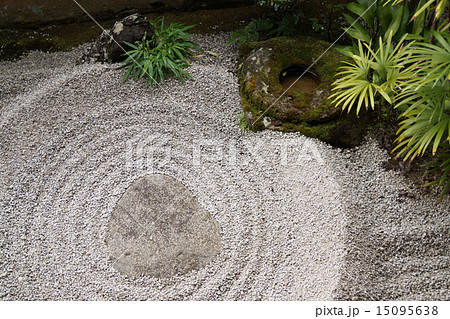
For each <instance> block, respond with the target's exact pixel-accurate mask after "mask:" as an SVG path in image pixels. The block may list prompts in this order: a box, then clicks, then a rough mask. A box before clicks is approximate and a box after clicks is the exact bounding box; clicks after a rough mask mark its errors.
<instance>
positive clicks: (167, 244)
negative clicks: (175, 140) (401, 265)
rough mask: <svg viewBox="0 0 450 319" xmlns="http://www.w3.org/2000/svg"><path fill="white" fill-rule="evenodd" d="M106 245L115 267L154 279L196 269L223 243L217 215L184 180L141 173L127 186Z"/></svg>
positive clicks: (209, 258)
mask: <svg viewBox="0 0 450 319" xmlns="http://www.w3.org/2000/svg"><path fill="white" fill-rule="evenodd" d="M106 244H107V246H108V249H109V254H110V257H111V260H112V264H113V267H114V268H115V269H116V270H118V271H119V272H121V273H123V274H126V275H129V276H142V275H149V276H152V277H158V278H159V277H171V276H174V275H183V274H186V273H187V272H189V271H191V270H198V269H200V268H201V267H203V266H205V265H206V264H207V263H208V262H210V261H211V260H212V259H213V258H214V257H215V256H216V255H217V254H218V253H219V251H220V249H221V247H222V245H221V241H220V231H219V225H218V223H217V222H216V220H215V219H214V218H213V217H212V216H211V215H210V214H209V213H208V212H207V211H206V210H205V209H203V208H202V207H201V206H200V204H199V203H198V201H197V199H196V198H195V197H194V195H193V194H192V193H191V192H190V191H189V190H188V189H187V188H186V187H185V186H184V185H183V184H181V183H180V182H178V181H177V180H175V179H174V178H173V177H170V176H166V175H161V174H151V175H147V176H144V177H141V178H139V179H137V180H136V181H135V182H134V183H133V184H131V186H130V187H129V188H128V189H127V190H126V191H125V193H124V194H123V196H122V198H121V199H120V200H119V202H118V203H117V205H116V207H115V209H114V211H113V213H112V216H111V219H110V221H109V225H108V231H107V236H106Z"/></svg>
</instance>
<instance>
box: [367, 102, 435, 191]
mask: <svg viewBox="0 0 450 319" xmlns="http://www.w3.org/2000/svg"><path fill="white" fill-rule="evenodd" d="M399 115H400V112H399V111H395V110H394V111H393V112H392V113H391V114H390V116H389V118H388V119H384V120H382V122H381V123H382V124H380V126H379V127H376V128H374V129H373V134H374V136H375V138H376V140H377V141H378V143H379V145H380V147H382V148H384V149H385V150H387V151H388V152H389V154H390V157H391V159H390V160H389V161H388V162H385V163H384V165H383V168H384V169H386V170H391V169H392V170H397V171H400V172H401V173H402V174H403V175H404V176H406V177H407V178H408V179H409V180H410V181H411V182H412V183H413V184H414V186H415V187H417V188H421V189H422V191H424V192H425V193H430V192H431V188H429V187H425V186H424V185H425V184H426V183H429V182H431V181H434V180H436V179H439V177H440V174H439V172H437V173H431V174H429V173H427V170H428V168H427V167H424V166H423V165H425V164H427V163H431V162H434V161H435V157H433V156H432V155H431V154H430V153H427V154H424V155H423V156H421V157H416V158H415V159H414V160H413V161H410V160H409V159H408V160H406V161H404V160H403V157H402V156H396V155H397V154H398V150H396V151H395V152H394V151H393V150H394V148H395V147H396V145H397V143H396V142H395V139H396V138H397V134H396V133H397V130H398V128H399V125H398V123H399V122H400V121H401V119H398V116H399ZM402 155H403V154H402Z"/></svg>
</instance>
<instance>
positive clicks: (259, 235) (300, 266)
mask: <svg viewBox="0 0 450 319" xmlns="http://www.w3.org/2000/svg"><path fill="white" fill-rule="evenodd" d="M228 37H229V35H228V34H225V33H221V34H219V35H196V36H195V37H194V41H195V42H197V43H198V44H199V45H200V46H201V47H202V48H204V49H205V50H209V51H213V52H215V53H217V54H219V57H216V56H214V55H207V56H206V57H203V58H197V59H194V60H193V61H192V66H191V67H189V69H188V72H189V73H190V74H191V75H192V76H193V77H194V79H195V80H194V81H187V82H186V84H185V85H182V84H181V83H180V82H179V81H177V80H176V79H170V80H168V81H166V82H164V84H163V85H162V86H161V87H157V86H156V87H153V88H146V87H145V85H144V83H143V82H140V81H138V82H135V81H128V82H126V83H125V84H124V85H121V79H122V76H123V74H124V71H123V70H121V71H117V70H115V67H117V65H109V64H83V65H75V61H76V59H77V57H79V55H80V52H81V48H78V49H75V50H74V51H71V52H63V53H56V54H44V53H40V52H34V53H31V54H30V55H28V56H26V57H24V58H22V59H21V60H19V61H16V62H0V99H1V100H0V159H1V161H0V298H1V299H3V300H61V299H64V300H105V299H106V300H147V299H151V300H331V299H336V298H341V299H382V298H386V299H387V298H391V299H397V298H400V299H402V298H403V299H411V298H417V299H447V300H448V299H450V292H449V281H450V280H449V249H447V248H449V244H448V236H449V235H448V231H449V205H448V204H449V201H448V199H446V200H444V201H442V202H441V203H439V204H436V203H435V198H436V197H434V196H433V195H423V194H422V193H420V192H419V190H417V189H414V188H413V187H412V186H410V185H409V184H408V182H407V181H406V180H405V179H404V178H403V177H401V176H400V175H399V174H398V173H396V172H394V171H384V170H383V169H382V168H381V164H382V162H383V161H385V160H386V159H387V158H388V155H387V154H386V152H385V151H382V150H381V149H379V148H378V146H377V145H376V143H375V142H374V141H372V140H370V139H369V140H368V141H367V142H366V143H365V144H364V145H362V146H361V147H359V148H357V149H355V150H339V149H335V148H332V147H330V146H328V145H326V144H324V143H321V142H320V141H317V140H313V139H309V138H306V137H304V136H301V135H299V134H282V133H278V132H271V131H265V132H259V133H253V132H245V133H243V132H242V131H241V129H240V128H239V125H238V122H239V120H238V117H237V116H236V115H238V114H240V113H241V112H242V108H241V105H240V97H239V88H238V84H237V78H236V76H235V73H234V70H235V68H236V66H237V56H236V48H235V47H234V46H226V42H227V40H228ZM149 173H161V174H167V175H170V176H173V177H174V178H176V179H177V180H179V181H180V182H182V183H183V184H184V185H185V186H186V187H187V188H188V189H189V190H191V191H192V193H193V194H194V195H195V196H196V197H197V198H198V200H199V203H200V204H201V205H202V206H203V207H204V208H205V209H206V210H207V211H209V212H210V214H211V215H212V216H213V217H214V218H215V219H216V220H217V221H218V224H219V225H220V230H221V240H222V244H223V249H222V251H221V252H220V254H219V255H218V256H217V257H216V258H215V259H214V260H213V261H212V262H210V263H209V264H208V265H207V266H206V267H204V268H202V269H200V270H199V271H192V272H190V273H188V274H186V275H184V276H180V277H173V278H169V279H154V278H150V277H141V278H127V277H126V276H124V275H122V274H120V273H118V272H117V271H116V270H114V268H113V267H111V261H110V260H109V259H108V251H107V247H106V244H105V234H106V229H107V225H108V221H109V218H110V216H111V212H112V210H113V209H114V207H115V205H116V203H117V202H118V200H119V199H120V197H121V196H122V194H123V193H124V192H125V190H126V189H127V187H128V186H129V185H130V184H131V183H132V182H133V181H134V180H136V179H137V178H139V177H141V176H144V175H146V174H149ZM405 190H406V191H407V192H409V193H408V194H411V196H409V197H408V196H406V197H405V196H403V197H402V195H399V194H403V193H404V192H405ZM399 198H400V199H401V200H399ZM426 212H427V213H426ZM425 213H426V214H425ZM414 227H416V228H414ZM422 233H426V234H428V235H430V236H432V237H433V236H434V237H436V236H437V237H439V235H440V236H441V237H440V239H439V238H437V239H436V238H435V239H430V240H431V241H432V243H431V244H430V248H429V249H431V250H432V249H435V251H434V252H435V253H436V255H435V256H431V255H430V254H429V250H427V251H424V252H423V253H424V254H428V255H427V256H426V257H427V258H428V257H429V258H428V259H426V260H425V259H424V258H422V257H421V255H420V253H422V250H420V249H419V250H420V251H419V250H417V249H418V248H417V247H420V246H421V245H424V244H423V243H422V242H421V241H420V240H422ZM419 234H420V236H418V235H419ZM416 235H417V238H416V237H415V236H416ZM402 236H403V237H402ZM408 236H409V237H408ZM419 237H420V238H419ZM399 238H400V239H402V238H409V239H411V240H410V241H408V242H407V243H406V241H401V240H399ZM423 238H428V237H423ZM384 239H385V240H386V241H383V240H384ZM427 240H428V239H427ZM439 240H440V241H439ZM396 241H399V242H402V243H404V245H403V247H406V248H405V249H406V250H403V251H402V250H401V249H400V252H399V253H397V252H398V251H397V250H395V249H394V246H395V245H394V244H393V243H394V242H396ZM383 243H387V244H386V245H387V246H386V248H385V250H384V251H385V253H384V252H383V250H380V247H381V246H382V245H383ZM405 243H406V244H405ZM427 243H430V241H429V240H428V241H427ZM408 252H409V253H408ZM396 253H397V255H396ZM383 254H384V255H383ZM393 258H394V259H395V260H393ZM401 258H403V259H401ZM408 260H409V262H410V263H409V264H408V265H412V263H414V262H415V263H419V264H418V266H417V267H418V268H417V267H416V268H414V269H415V270H414V269H413V270H411V269H409V268H407V267H406V266H405V265H406V264H407V263H408ZM420 262H427V263H428V265H429V267H428V270H427V275H423V276H422V277H421V275H420V274H421V264H420ZM379 267H384V268H381V269H380V268H379ZM405 267H406V268H405ZM414 271H416V272H414ZM384 274H386V276H385V277H383V275H384ZM387 274H388V275H387ZM377 276H379V278H382V279H377ZM417 276H419V279H417ZM419 281H420V282H422V286H420V284H419ZM423 287H425V288H423ZM413 288H414V289H413ZM399 292H400V293H399Z"/></svg>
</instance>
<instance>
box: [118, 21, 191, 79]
mask: <svg viewBox="0 0 450 319" xmlns="http://www.w3.org/2000/svg"><path fill="white" fill-rule="evenodd" d="M149 23H150V25H151V26H152V28H153V31H154V32H153V34H152V36H151V38H150V39H149V38H147V34H145V35H144V37H143V39H142V41H137V42H136V43H134V44H132V43H128V42H125V43H126V44H127V45H129V46H130V47H131V48H132V50H130V51H128V52H127V53H125V55H126V56H127V58H126V59H125V61H124V62H123V63H122V66H121V67H119V69H122V68H128V70H127V72H126V73H125V75H124V77H123V80H122V83H124V82H125V81H126V80H127V79H128V78H129V77H130V76H131V77H133V78H135V79H137V78H145V79H147V86H148V85H153V83H155V82H156V83H160V82H163V81H164V80H165V79H166V78H167V77H168V76H169V75H175V76H177V77H178V78H179V79H180V80H181V82H183V83H184V77H186V78H189V79H192V76H191V75H190V74H189V73H188V72H186V71H185V70H184V68H186V67H188V66H189V63H188V58H189V56H191V55H192V50H193V49H198V50H199V47H198V46H197V45H196V44H195V43H193V42H192V41H190V40H189V36H190V34H189V33H187V32H186V31H187V30H189V29H191V28H193V27H194V26H183V25H182V24H179V23H171V24H169V25H166V24H165V23H164V18H160V19H156V20H150V21H149Z"/></svg>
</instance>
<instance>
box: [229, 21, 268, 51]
mask: <svg viewBox="0 0 450 319" xmlns="http://www.w3.org/2000/svg"><path fill="white" fill-rule="evenodd" d="M273 33H274V24H273V23H272V21H271V20H270V19H269V18H266V19H257V20H252V21H250V23H249V24H248V25H246V26H245V27H243V28H241V29H239V30H236V31H234V32H232V33H231V38H230V40H229V41H228V44H231V43H234V42H238V45H241V44H243V43H246V42H254V41H260V40H265V39H267V38H269V37H270V36H271V35H272V34H273Z"/></svg>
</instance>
